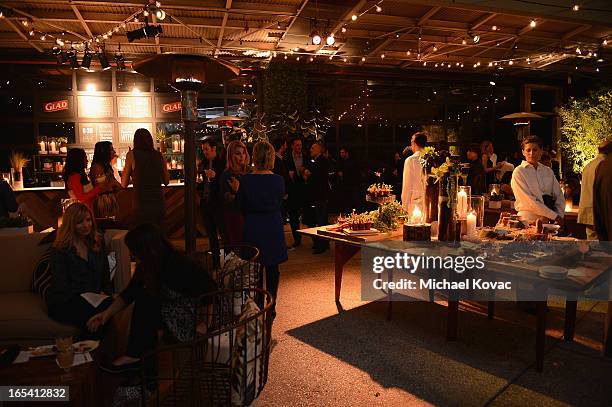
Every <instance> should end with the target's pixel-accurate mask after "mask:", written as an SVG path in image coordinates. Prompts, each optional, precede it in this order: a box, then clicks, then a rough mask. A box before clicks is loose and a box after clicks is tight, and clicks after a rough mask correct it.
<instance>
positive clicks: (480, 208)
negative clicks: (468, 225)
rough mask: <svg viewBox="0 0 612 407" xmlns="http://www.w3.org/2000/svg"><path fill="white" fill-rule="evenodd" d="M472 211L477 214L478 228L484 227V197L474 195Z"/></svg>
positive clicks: (471, 203) (471, 204)
mask: <svg viewBox="0 0 612 407" xmlns="http://www.w3.org/2000/svg"><path fill="white" fill-rule="evenodd" d="M470 209H471V211H472V212H473V213H475V214H476V228H481V227H483V226H484V214H485V199H484V196H482V195H472V197H471V199H470Z"/></svg>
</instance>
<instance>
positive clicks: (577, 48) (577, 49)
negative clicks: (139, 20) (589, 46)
mask: <svg viewBox="0 0 612 407" xmlns="http://www.w3.org/2000/svg"><path fill="white" fill-rule="evenodd" d="M576 54H578V55H581V54H582V52H581V51H580V47H576Z"/></svg>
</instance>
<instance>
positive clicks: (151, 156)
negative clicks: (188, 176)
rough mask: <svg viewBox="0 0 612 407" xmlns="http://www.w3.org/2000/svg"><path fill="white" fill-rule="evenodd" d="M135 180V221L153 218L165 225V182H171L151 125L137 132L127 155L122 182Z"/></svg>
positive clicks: (125, 184) (158, 224) (152, 220)
mask: <svg viewBox="0 0 612 407" xmlns="http://www.w3.org/2000/svg"><path fill="white" fill-rule="evenodd" d="M130 180H131V181H132V182H133V184H134V211H133V213H134V214H135V220H134V223H135V225H139V224H141V223H147V222H151V223H153V224H155V225H157V226H161V224H162V222H163V219H164V215H165V213H166V208H165V202H164V194H163V192H162V184H164V185H168V184H169V183H170V174H169V173H168V166H167V164H166V160H164V158H163V157H162V155H161V153H160V152H159V151H156V150H155V148H154V147H153V137H151V133H150V132H149V130H147V129H138V130H136V132H135V133H134V149H133V150H130V151H129V152H128V153H127V155H126V157H125V168H124V169H123V174H122V176H121V185H122V186H123V188H127V186H128V185H129V184H130Z"/></svg>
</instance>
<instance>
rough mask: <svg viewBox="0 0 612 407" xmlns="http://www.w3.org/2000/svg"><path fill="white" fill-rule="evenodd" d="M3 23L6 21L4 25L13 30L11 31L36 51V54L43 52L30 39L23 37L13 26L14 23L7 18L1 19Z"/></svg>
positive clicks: (17, 28)
mask: <svg viewBox="0 0 612 407" xmlns="http://www.w3.org/2000/svg"><path fill="white" fill-rule="evenodd" d="M3 20H4V21H6V24H7V25H8V26H9V27H11V28H12V29H13V31H15V32H16V33H17V34H18V35H19V36H20V37H21V38H22V39H23V40H25V41H26V42H27V43H28V44H29V45H30V46H31V47H32V48H34V49H36V50H37V51H38V52H44V51H43V49H42V48H41V47H39V46H38V45H36V44H35V43H34V42H32V41H30V39H29V38H28V36H27V35H25V34H24V33H22V32H21V30H20V29H19V27H17V26H16V25H15V23H14V22H12V21H11V20H9V19H8V18H3Z"/></svg>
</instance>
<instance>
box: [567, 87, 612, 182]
mask: <svg viewBox="0 0 612 407" xmlns="http://www.w3.org/2000/svg"><path fill="white" fill-rule="evenodd" d="M559 115H560V116H561V119H562V120H563V125H562V126H561V134H562V138H561V147H562V148H563V151H564V152H565V153H566V154H567V156H566V157H567V159H568V160H569V161H570V163H571V165H572V169H573V171H574V172H577V173H581V172H582V170H583V169H584V166H585V165H586V163H587V162H589V161H590V160H592V159H593V158H594V157H595V156H596V155H597V146H598V145H599V144H600V143H601V142H602V141H604V140H606V139H608V138H610V137H611V136H612V89H609V88H604V89H600V90H597V91H594V92H591V93H590V94H589V96H587V97H585V98H581V99H574V98H572V99H570V101H569V103H568V104H567V105H565V106H563V107H561V108H560V109H559Z"/></svg>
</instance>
